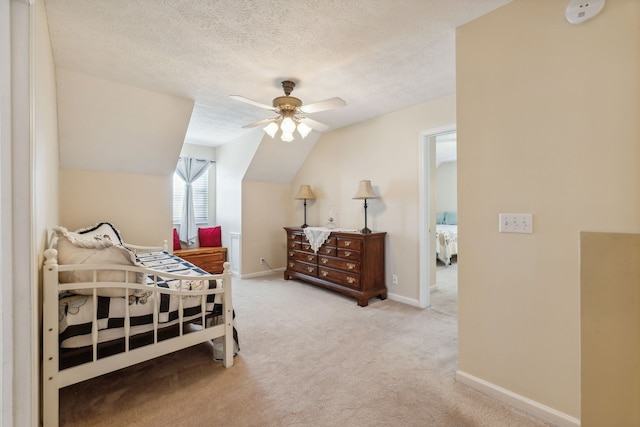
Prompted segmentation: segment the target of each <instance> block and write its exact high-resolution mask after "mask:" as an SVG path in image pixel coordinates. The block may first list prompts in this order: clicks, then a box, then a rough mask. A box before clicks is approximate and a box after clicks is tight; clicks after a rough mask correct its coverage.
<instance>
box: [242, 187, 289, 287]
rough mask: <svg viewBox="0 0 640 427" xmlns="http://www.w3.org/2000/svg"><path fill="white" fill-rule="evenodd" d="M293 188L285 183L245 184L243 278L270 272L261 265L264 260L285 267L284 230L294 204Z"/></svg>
mask: <svg viewBox="0 0 640 427" xmlns="http://www.w3.org/2000/svg"><path fill="white" fill-rule="evenodd" d="M289 188H290V185H289V183H281V182H261V181H244V182H243V183H242V212H243V213H244V215H243V219H244V221H243V223H242V236H243V241H242V274H243V276H246V275H251V274H254V273H263V272H265V271H269V267H268V266H267V265H261V264H260V258H264V259H265V260H266V262H267V263H268V264H269V265H270V266H271V267H272V268H277V267H282V266H284V265H285V262H286V254H287V245H286V234H285V232H284V229H283V228H282V227H284V226H285V224H286V223H285V218H286V217H287V210H288V207H289V203H290V199H289V197H290V194H289V193H290V191H289ZM244 237H246V238H244Z"/></svg>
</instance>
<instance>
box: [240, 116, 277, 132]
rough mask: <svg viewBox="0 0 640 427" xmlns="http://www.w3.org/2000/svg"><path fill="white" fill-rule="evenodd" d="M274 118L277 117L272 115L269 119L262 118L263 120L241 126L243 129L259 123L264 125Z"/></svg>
mask: <svg viewBox="0 0 640 427" xmlns="http://www.w3.org/2000/svg"><path fill="white" fill-rule="evenodd" d="M276 120H278V117H272V118H270V119H264V120H258V121H257V122H253V123H249V124H248V125H244V126H242V128H243V129H247V128H254V127H257V126H260V125H264V124H267V123H269V122H275V121H276Z"/></svg>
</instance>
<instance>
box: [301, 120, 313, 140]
mask: <svg viewBox="0 0 640 427" xmlns="http://www.w3.org/2000/svg"><path fill="white" fill-rule="evenodd" d="M310 132H311V128H310V127H309V126H307V125H305V124H304V123H302V122H300V123H298V133H299V134H300V136H301V137H302V138H303V139H304V138H306V136H307V135H309V133H310Z"/></svg>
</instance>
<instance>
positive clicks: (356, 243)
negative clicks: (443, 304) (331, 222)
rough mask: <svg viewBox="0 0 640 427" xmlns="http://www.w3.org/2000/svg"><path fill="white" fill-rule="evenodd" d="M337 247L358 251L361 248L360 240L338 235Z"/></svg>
mask: <svg viewBox="0 0 640 427" xmlns="http://www.w3.org/2000/svg"><path fill="white" fill-rule="evenodd" d="M337 246H338V249H340V248H343V249H353V250H355V251H359V250H360V249H361V248H362V240H360V239H349V238H345V237H338V245H337Z"/></svg>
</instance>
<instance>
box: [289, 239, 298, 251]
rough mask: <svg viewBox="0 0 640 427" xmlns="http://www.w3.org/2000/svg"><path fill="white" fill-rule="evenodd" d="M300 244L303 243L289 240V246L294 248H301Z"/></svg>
mask: <svg viewBox="0 0 640 427" xmlns="http://www.w3.org/2000/svg"><path fill="white" fill-rule="evenodd" d="M300 245H301V243H300V242H297V241H295V240H289V241H288V242H287V248H289V249H293V250H300Z"/></svg>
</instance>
